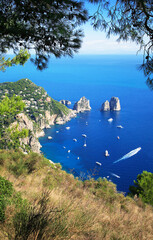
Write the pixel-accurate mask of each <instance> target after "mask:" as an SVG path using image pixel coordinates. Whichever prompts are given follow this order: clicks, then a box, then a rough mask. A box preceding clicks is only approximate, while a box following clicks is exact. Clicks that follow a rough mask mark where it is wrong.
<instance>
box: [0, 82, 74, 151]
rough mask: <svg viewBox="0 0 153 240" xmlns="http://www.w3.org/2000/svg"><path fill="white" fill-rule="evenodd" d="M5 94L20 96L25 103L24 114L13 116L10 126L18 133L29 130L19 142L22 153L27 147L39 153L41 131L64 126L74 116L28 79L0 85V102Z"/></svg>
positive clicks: (72, 112)
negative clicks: (27, 134)
mask: <svg viewBox="0 0 153 240" xmlns="http://www.w3.org/2000/svg"><path fill="white" fill-rule="evenodd" d="M6 94H7V96H8V97H12V96H13V95H16V96H21V97H22V100H23V102H24V103H25V108H24V112H23V113H20V114H18V115H17V116H15V118H14V121H12V124H13V125H12V126H18V130H19V131H21V130H22V129H28V130H29V136H28V137H26V138H24V139H22V140H20V144H21V148H22V150H23V151H24V152H26V151H27V150H26V149H27V147H26V146H28V148H30V149H31V151H33V152H37V153H40V147H41V145H40V143H39V141H38V137H40V136H43V135H44V132H43V129H44V128H49V127H50V125H54V124H64V123H65V122H67V121H69V120H70V119H71V118H72V117H75V116H76V114H75V112H74V111H73V110H71V109H68V108H67V107H66V106H64V105H63V104H61V103H59V102H58V101H56V100H54V99H52V98H51V97H50V96H49V95H48V94H47V92H46V91H45V90H44V89H43V88H42V87H39V86H37V85H36V84H34V83H33V82H31V81H30V80H29V79H21V80H19V81H17V82H10V83H9V82H7V83H2V84H0V100H2V99H3V98H4V97H5V95H6ZM17 124H18V125H17Z"/></svg>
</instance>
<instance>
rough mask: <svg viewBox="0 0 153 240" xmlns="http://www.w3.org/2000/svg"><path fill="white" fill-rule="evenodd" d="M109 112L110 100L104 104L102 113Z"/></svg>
mask: <svg viewBox="0 0 153 240" xmlns="http://www.w3.org/2000/svg"><path fill="white" fill-rule="evenodd" d="M109 110H110V105H109V102H108V100H106V101H105V102H104V103H103V104H102V106H101V109H100V111H109Z"/></svg>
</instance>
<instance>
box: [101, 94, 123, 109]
mask: <svg viewBox="0 0 153 240" xmlns="http://www.w3.org/2000/svg"><path fill="white" fill-rule="evenodd" d="M109 110H111V111H120V110H121V105H120V100H119V98H118V97H112V98H111V100H110V102H108V101H105V102H104V103H103V104H102V106H101V109H100V111H109Z"/></svg>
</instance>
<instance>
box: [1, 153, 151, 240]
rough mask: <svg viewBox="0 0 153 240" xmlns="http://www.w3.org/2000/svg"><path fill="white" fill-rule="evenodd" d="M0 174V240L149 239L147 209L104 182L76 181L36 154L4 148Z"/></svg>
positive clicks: (58, 167)
mask: <svg viewBox="0 0 153 240" xmlns="http://www.w3.org/2000/svg"><path fill="white" fill-rule="evenodd" d="M0 175H1V176H2V177H4V179H3V178H2V179H1V178H0V191H1V192H2V193H3V195H2V197H1V200H2V202H4V201H3V200H4V198H5V199H6V200H7V201H6V202H5V206H4V205H0V217H1V216H2V220H3V221H0V239H3V240H9V239H11V240H25V239H26V240H34V239H35V240H52V239H56V240H66V239H71V240H72V239H73V240H145V239H147V240H148V239H149V240H151V239H152V236H153V228H152V226H153V209H152V207H151V206H149V205H147V204H143V203H142V202H141V201H140V199H138V198H136V199H135V200H133V199H132V198H130V197H125V196H124V195H123V194H121V193H117V191H116V186H115V185H114V184H113V183H112V182H109V181H107V180H106V179H99V180H97V181H96V180H94V179H89V180H86V181H84V182H82V181H81V180H79V179H75V178H74V177H73V175H71V174H67V173H66V172H65V171H62V170H61V168H60V165H58V164H53V163H51V162H50V161H49V160H47V159H45V158H44V157H43V156H41V155H38V154H36V153H31V154H28V155H24V154H23V153H21V152H19V151H16V152H14V151H6V150H0ZM5 179H6V180H9V182H12V187H13V189H14V191H13V190H12V188H11V186H10V184H9V183H8V182H5ZM2 183H3V184H2ZM2 190H3V191H2Z"/></svg>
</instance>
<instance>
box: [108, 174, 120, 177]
mask: <svg viewBox="0 0 153 240" xmlns="http://www.w3.org/2000/svg"><path fill="white" fill-rule="evenodd" d="M110 174H111V175H112V176H114V177H116V178H120V176H118V175H117V174H115V173H110Z"/></svg>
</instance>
